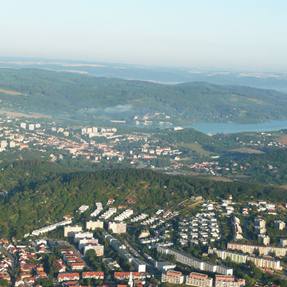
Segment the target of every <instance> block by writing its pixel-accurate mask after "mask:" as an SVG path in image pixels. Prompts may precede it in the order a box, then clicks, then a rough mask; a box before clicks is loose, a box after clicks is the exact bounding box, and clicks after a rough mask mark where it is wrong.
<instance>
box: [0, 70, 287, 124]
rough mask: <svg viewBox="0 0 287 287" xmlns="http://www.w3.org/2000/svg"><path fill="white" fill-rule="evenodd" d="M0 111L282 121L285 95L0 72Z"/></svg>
mask: <svg viewBox="0 0 287 287" xmlns="http://www.w3.org/2000/svg"><path fill="white" fill-rule="evenodd" d="M0 101H1V109H2V110H3V109H6V110H10V111H22V112H33V113H43V114H46V115H52V116H55V117H58V118H73V119H77V120H93V119H101V120H103V119H104V120H107V119H131V118H133V116H135V115H143V114H145V113H152V112H164V113H166V114H167V115H169V116H171V118H172V119H173V120H174V121H176V122H183V123H189V122H192V121H217V122H226V121H235V122H252V121H264V120H270V119H273V120H276V119H286V118H287V112H286V108H285V107H286V105H287V95H285V94H283V93H280V92H277V91H273V90H263V89H256V88H249V87H243V86H220V85H214V84H209V83H205V82H193V83H186V84H177V85H163V84H157V83H151V82H143V81H128V80H121V79H111V78H97V77H93V76H87V75H78V74H72V73H64V72H55V71H47V70H36V69H1V70H0Z"/></svg>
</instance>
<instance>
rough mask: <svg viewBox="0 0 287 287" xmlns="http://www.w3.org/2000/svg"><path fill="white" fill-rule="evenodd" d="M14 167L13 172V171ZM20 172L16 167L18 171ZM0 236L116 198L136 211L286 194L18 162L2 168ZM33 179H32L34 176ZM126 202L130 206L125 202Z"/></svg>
mask: <svg viewBox="0 0 287 287" xmlns="http://www.w3.org/2000/svg"><path fill="white" fill-rule="evenodd" d="M13 171H14V172H13ZM21 171H22V172H21ZM1 175H2V176H1V182H0V183H1V185H2V186H4V185H5V184H4V183H5V181H9V184H6V191H7V192H8V193H5V195H4V194H3V195H2V196H1V197H0V236H1V237H12V236H17V237H21V236H23V235H24V234H25V233H27V232H31V231H32V230H33V229H35V228H38V227H41V226H44V225H46V224H49V223H53V222H56V221H58V220H61V219H62V218H63V216H64V215H67V214H70V215H72V214H73V213H74V212H75V210H77V208H79V206H80V205H82V204H88V205H90V206H91V208H93V207H94V204H95V202H96V201H103V202H105V201H106V200H107V199H108V198H110V197H113V198H115V199H116V204H121V205H125V204H126V205H127V204H129V205H130V202H129V203H128V201H129V200H130V199H132V201H133V202H134V205H133V208H135V209H136V210H137V211H139V212H140V211H148V210H150V209H156V208H159V207H161V208H174V209H177V205H178V204H179V203H180V202H182V201H183V200H185V199H189V198H190V197H191V196H197V195H201V196H204V197H205V198H210V199H213V198H217V197H219V198H225V197H226V195H227V194H232V195H233V196H234V198H235V199H246V200H249V199H250V198H252V197H254V198H256V199H267V198H268V199H269V200H273V201H286V200H287V193H282V192H281V191H280V190H278V189H275V188H270V187H268V186H263V185H255V184H246V183H239V182H234V183H232V182H216V181H209V180H206V179H199V178H193V177H187V176H176V175H166V174H161V173H158V172H153V171H151V170H142V169H141V170H137V169H109V170H99V171H95V172H88V171H71V170H66V169H65V168H64V167H61V166H59V165H56V166H54V164H52V163H39V162H38V163H36V162H33V163H31V162H22V163H16V164H14V165H11V166H10V167H7V168H6V169H4V170H2V172H1ZM37 179H38V180H37ZM130 206H131V205H130Z"/></svg>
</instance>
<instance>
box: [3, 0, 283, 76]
mask: <svg viewBox="0 0 287 287" xmlns="http://www.w3.org/2000/svg"><path fill="white" fill-rule="evenodd" d="M286 11H287V1H286V0H0V36H1V40H0V57H1V56H2V57H6V56H9V57H16V56H17V57H19V56H20V57H43V58H51V59H52V58H56V59H74V60H76V59H78V60H87V61H100V62H117V63H127V64H143V65H155V66H177V67H197V68H225V69H250V70H269V71H271V70H272V71H284V72H286V71H287V52H286V51H287V36H286V33H287V32H286V31H287V17H286Z"/></svg>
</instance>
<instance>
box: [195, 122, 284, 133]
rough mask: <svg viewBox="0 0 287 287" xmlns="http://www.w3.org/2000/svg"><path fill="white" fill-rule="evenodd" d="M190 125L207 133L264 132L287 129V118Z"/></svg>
mask: <svg viewBox="0 0 287 287" xmlns="http://www.w3.org/2000/svg"><path fill="white" fill-rule="evenodd" d="M190 127H192V128H194V129H196V130H198V131H201V132H203V133H205V134H212V135H214V134H218V133H223V134H231V133H240V132H263V131H278V130H282V129H287V120H284V121H269V122H264V123H255V124H237V123H195V124H193V125H191V126H190Z"/></svg>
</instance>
